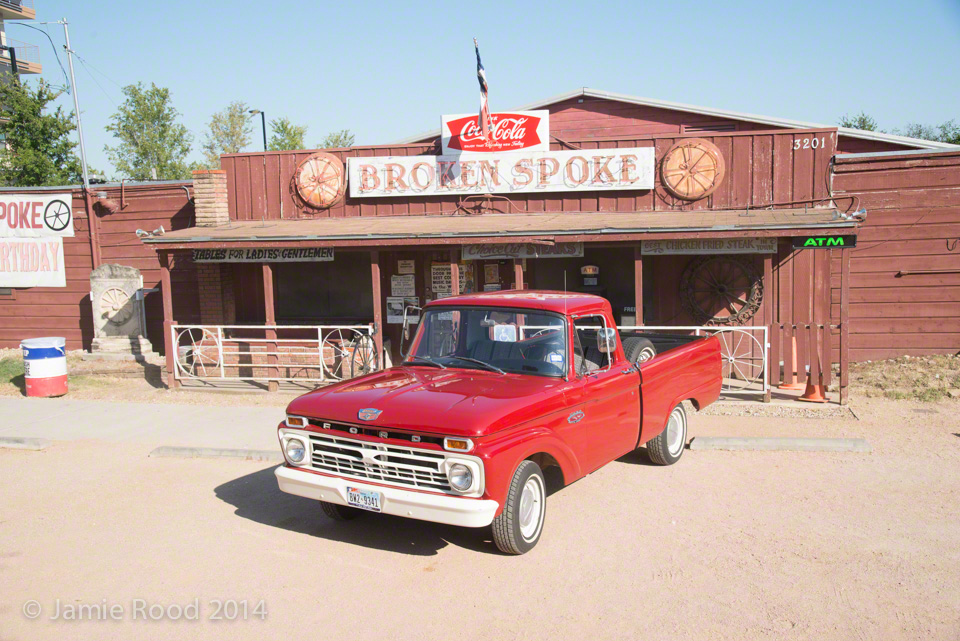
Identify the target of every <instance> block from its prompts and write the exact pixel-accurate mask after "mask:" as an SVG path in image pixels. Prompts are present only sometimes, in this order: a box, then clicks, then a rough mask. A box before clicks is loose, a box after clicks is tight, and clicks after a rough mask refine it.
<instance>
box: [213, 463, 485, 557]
mask: <svg viewBox="0 0 960 641" xmlns="http://www.w3.org/2000/svg"><path fill="white" fill-rule="evenodd" d="M274 469H276V466H271V467H268V468H266V469H263V470H260V471H258V472H253V473H252V474H247V475H246V476H241V477H240V478H236V479H233V480H232V481H228V482H226V483H224V484H223V485H220V486H218V487H216V488H214V493H215V495H216V496H217V498H218V499H220V500H221V501H223V502H225V503H228V504H229V505H232V506H233V507H234V508H236V509H235V511H234V514H236V515H237V516H239V517H241V518H244V519H249V520H251V521H254V522H256V523H262V524H264V525H269V526H271V527H277V528H282V529H284V530H289V531H291V532H297V533H299V534H306V535H308V536H315V537H319V538H324V539H328V540H330V541H339V542H342V543H350V544H352V545H360V546H363V547H368V548H375V549H377V550H385V551H388V552H397V553H400V554H412V555H416V556H433V555H436V554H437V553H438V552H439V551H440V550H441V549H443V548H445V547H446V546H447V545H456V546H458V547H462V548H466V549H468V550H473V551H476V552H489V553H492V554H499V552H498V550H497V548H496V546H495V545H494V544H493V541H492V539H491V536H490V530H489V528H459V527H454V526H451V525H443V524H440V523H429V522H427V521H416V520H413V519H404V518H401V517H397V516H390V515H387V514H369V515H368V514H364V515H363V516H361V517H360V518H357V519H355V520H353V521H347V522H342V523H338V522H335V521H333V520H331V519H329V518H328V517H327V516H325V515H324V513H323V511H322V510H321V508H320V505H319V504H318V503H317V502H316V501H312V500H310V499H305V498H303V497H300V496H294V495H292V494H285V493H284V492H281V491H280V489H279V488H278V487H277V479H276V477H275V476H274V474H273V471H274Z"/></svg>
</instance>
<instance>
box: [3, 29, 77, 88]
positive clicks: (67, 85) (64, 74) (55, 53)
mask: <svg viewBox="0 0 960 641" xmlns="http://www.w3.org/2000/svg"><path fill="white" fill-rule="evenodd" d="M9 24H11V25H17V26H18V27H26V28H27V29H33V30H34V31H39V32H40V33H42V34H43V35H45V36H46V37H47V40H49V41H50V48H51V49H53V56H54V57H55V58H56V59H57V64H58V65H60V71H61V72H62V73H63V84H64V90H65V91H66V92H67V93H70V91H71V90H70V83H69V82H68V81H67V70H66V69H64V68H63V63H62V62H61V61H60V53H59V52H58V51H57V45H55V44H53V38H51V37H50V34H49V33H47V30H46V29H40V28H38V27H34V26H33V25H29V24H24V23H22V22H11V23H9Z"/></svg>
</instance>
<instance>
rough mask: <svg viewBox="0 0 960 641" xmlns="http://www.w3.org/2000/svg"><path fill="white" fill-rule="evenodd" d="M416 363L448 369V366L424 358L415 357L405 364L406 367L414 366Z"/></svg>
mask: <svg viewBox="0 0 960 641" xmlns="http://www.w3.org/2000/svg"><path fill="white" fill-rule="evenodd" d="M414 363H426V364H427V365H433V366H434V367H439V368H440V369H447V366H446V365H441V364H440V363H438V362H437V361H435V360H431V359H429V358H426V357H424V356H414V357H413V358H411V359H410V360H406V361H404V362H403V364H404V365H412V364H414Z"/></svg>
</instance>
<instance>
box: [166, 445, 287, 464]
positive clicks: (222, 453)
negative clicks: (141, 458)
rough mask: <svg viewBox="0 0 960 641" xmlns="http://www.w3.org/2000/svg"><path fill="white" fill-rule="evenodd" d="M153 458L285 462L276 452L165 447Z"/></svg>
mask: <svg viewBox="0 0 960 641" xmlns="http://www.w3.org/2000/svg"><path fill="white" fill-rule="evenodd" d="M150 456H151V457H161V458H162V457H169V458H239V459H244V460H246V461H269V462H271V463H281V462H283V454H281V453H280V452H279V451H274V450H230V449H224V448H220V447H177V446H173V445H164V446H162V447H158V448H157V449H155V450H153V451H152V452H150Z"/></svg>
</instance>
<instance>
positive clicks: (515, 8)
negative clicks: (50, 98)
mask: <svg viewBox="0 0 960 641" xmlns="http://www.w3.org/2000/svg"><path fill="white" fill-rule="evenodd" d="M35 4H36V9H37V19H38V20H56V19H58V18H61V17H65V18H67V20H68V21H69V22H70V39H71V43H72V45H73V48H74V49H75V50H76V51H77V53H78V54H79V55H80V56H81V57H82V58H83V59H84V60H85V61H86V64H83V63H81V62H79V61H78V62H77V63H76V73H77V83H78V87H79V94H80V100H81V109H82V113H83V124H84V134H85V138H86V143H87V153H88V158H89V161H90V163H91V165H92V166H94V167H97V168H100V169H106V170H107V173H108V175H111V176H112V175H114V174H113V171H112V169H111V168H110V165H109V162H108V161H107V157H106V154H105V153H104V151H103V148H104V145H106V144H112V140H111V137H110V136H109V134H107V132H106V131H104V127H105V125H106V124H107V123H108V120H109V118H110V115H111V114H113V113H114V112H115V111H116V105H117V104H119V103H120V102H122V97H121V93H120V86H122V85H126V84H131V83H135V82H137V81H144V82H150V81H152V82H155V83H156V84H158V85H161V86H166V87H169V88H170V90H171V91H172V94H173V100H174V105H175V106H176V108H177V109H178V110H179V111H180V112H181V114H182V121H183V123H184V124H185V125H186V126H187V127H188V128H189V129H190V130H191V131H192V132H193V133H194V135H195V141H194V150H193V152H192V159H196V160H199V159H200V157H201V155H200V149H199V147H200V142H201V141H202V138H203V132H204V130H205V126H206V123H207V122H208V121H209V119H210V115H211V113H213V112H214V111H217V110H219V109H221V108H223V107H224V106H225V105H226V104H227V103H229V102H230V101H231V100H235V99H236V100H243V101H245V102H247V103H248V104H249V105H250V106H251V107H253V108H259V109H262V110H264V111H265V112H266V114H267V117H268V118H275V117H279V116H287V117H289V118H290V119H292V120H293V121H294V122H297V123H301V124H307V125H309V130H308V133H307V142H308V144H309V145H313V144H315V143H316V142H317V141H319V140H320V139H321V138H322V137H323V135H324V134H326V133H327V132H328V131H331V130H338V129H343V128H347V129H350V130H352V131H353V132H355V134H356V137H357V142H358V143H387V142H392V141H394V140H396V139H398V138H403V137H406V136H408V135H412V134H415V133H419V132H421V131H425V130H429V129H433V128H437V127H439V118H440V115H441V114H443V113H460V112H469V111H472V110H474V109H475V108H476V106H477V101H478V97H477V93H478V91H477V82H476V76H475V61H474V57H473V49H472V40H471V39H472V37H474V36H476V37H477V38H478V39H479V41H480V51H481V54H482V56H483V62H484V66H485V67H486V70H487V77H488V80H489V84H490V101H491V108H492V110H494V111H499V110H506V109H510V108H512V107H516V106H519V105H521V104H524V103H527V102H533V101H536V100H539V99H541V98H546V97H549V96H552V95H556V94H560V93H564V92H567V91H570V90H573V89H576V88H578V87H584V86H585V87H591V88H594V89H602V90H608V91H614V92H618V93H625V94H631V95H637V96H645V97H649V98H658V99H663V100H671V101H676V102H686V103H690V104H695V105H703V106H710V107H716V108H721V109H730V110H735V111H746V112H751V113H756V114H764V115H770V116H780V117H785V118H793V119H797V120H807V121H812V122H821V123H827V124H835V123H836V121H837V118H838V117H840V116H841V115H842V114H844V113H853V112H856V111H858V110H860V109H865V110H866V111H867V112H868V113H870V114H871V115H873V116H874V117H875V118H876V119H877V120H878V121H879V123H880V125H881V127H883V128H886V129H892V128H894V127H902V126H904V125H905V124H907V123H908V122H921V123H927V124H935V123H940V122H942V121H944V120H949V119H951V118H957V119H960V64H958V63H957V61H958V60H960V1H958V0H914V1H913V2H911V3H904V2H902V1H898V2H892V1H887V0H876V1H875V2H871V3H862V2H849V3H845V2H824V1H819V0H817V1H810V2H802V3H785V2H769V1H767V2H747V1H732V2H717V3H705V2H702V1H698V2H669V3H641V2H636V1H633V2H629V1H626V2H620V1H616V0H610V1H607V2H572V1H567V0H563V1H557V2H551V3H542V4H537V3H532V2H525V3H516V4H515V5H514V4H512V3H500V2H490V1H488V2H482V3H473V2H453V3H450V2H447V3H421V2H407V3H382V4H381V3H377V2H369V3H351V2H338V3H329V2H316V1H314V2H292V1H291V2H282V3H266V2H251V3H244V2H224V1H219V0H203V1H194V2H178V1H166V2H130V1H129V0H127V1H124V2H109V1H104V0H100V1H98V2H93V3H79V2H76V0H73V1H68V0H36V2H35ZM45 28H46V29H48V30H49V32H50V35H51V36H52V37H53V41H54V42H55V43H56V44H57V47H58V48H59V47H61V45H62V44H63V31H62V27H60V26H59V25H46V27H45ZM7 33H8V34H9V36H10V37H11V38H15V39H18V40H22V41H25V42H29V43H32V44H37V45H39V46H40V57H41V62H42V63H43V69H44V77H45V78H46V79H47V80H48V81H49V82H52V83H53V84H62V83H63V82H64V77H63V74H62V73H61V72H60V69H59V67H58V66H57V63H56V60H55V58H54V55H53V51H52V49H51V47H50V44H49V42H47V40H46V38H45V37H44V36H43V35H42V34H40V33H37V32H35V31H32V30H30V29H26V28H24V27H22V26H16V24H15V23H12V22H8V23H7ZM61 57H62V58H63V54H62V52H61ZM64 65H66V60H65V58H64ZM61 100H62V101H63V102H64V104H66V105H68V106H69V107H70V108H71V109H72V107H73V105H72V99H71V98H70V97H69V96H64V97H63V98H62V99H61ZM260 141H261V138H260V129H259V122H257V123H256V128H255V131H254V138H253V144H252V145H251V147H250V149H251V150H256V149H259V148H260V147H261V145H262V143H261V142H260ZM117 177H118V176H117Z"/></svg>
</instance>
